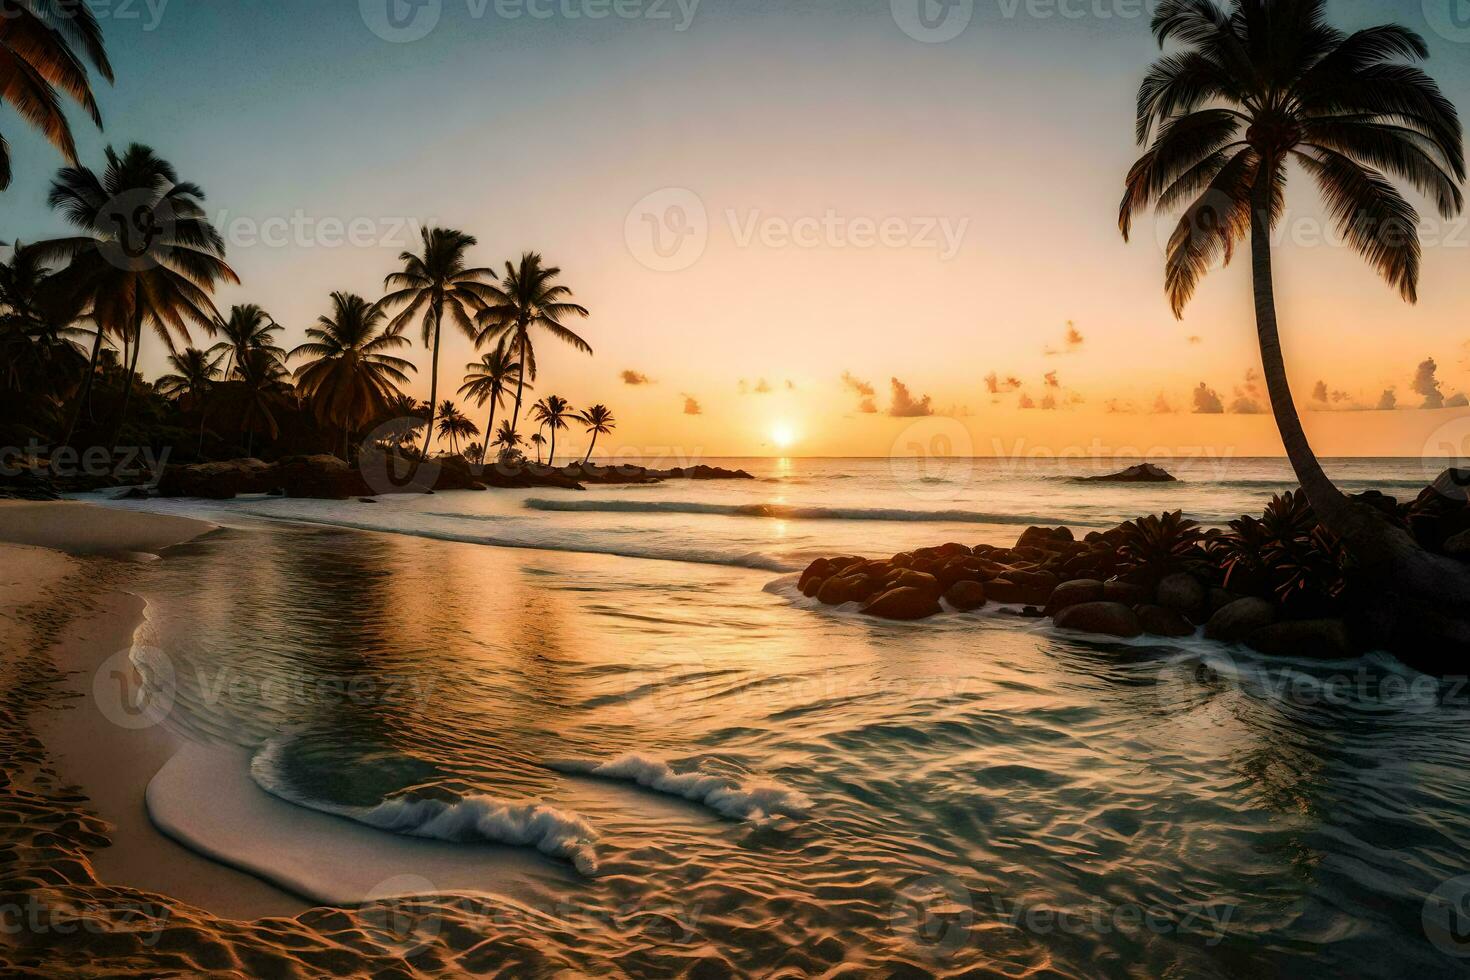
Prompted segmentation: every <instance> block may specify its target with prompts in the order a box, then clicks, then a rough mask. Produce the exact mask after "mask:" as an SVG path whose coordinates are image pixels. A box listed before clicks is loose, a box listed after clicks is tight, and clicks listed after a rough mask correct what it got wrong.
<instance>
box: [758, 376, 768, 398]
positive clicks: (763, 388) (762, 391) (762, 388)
mask: <svg viewBox="0 0 1470 980" xmlns="http://www.w3.org/2000/svg"><path fill="white" fill-rule="evenodd" d="M755 393H756V394H757V395H769V394H770V393H771V386H770V385H769V384H767V383H766V379H765V378H761V379H760V380H759V381H757V382H756V383H755Z"/></svg>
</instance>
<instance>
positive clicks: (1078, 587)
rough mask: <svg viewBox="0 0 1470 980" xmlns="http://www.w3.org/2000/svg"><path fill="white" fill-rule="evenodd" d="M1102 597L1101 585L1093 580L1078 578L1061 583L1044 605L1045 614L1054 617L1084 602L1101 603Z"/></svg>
mask: <svg viewBox="0 0 1470 980" xmlns="http://www.w3.org/2000/svg"><path fill="white" fill-rule="evenodd" d="M1102 597H1103V584H1102V583H1101V582H1099V581H1098V580H1097V579H1095V578H1079V579H1073V580H1072V581H1070V582H1063V583H1062V584H1061V585H1059V586H1057V587H1056V588H1055V589H1054V590H1052V594H1051V598H1050V599H1049V600H1047V603H1046V614H1047V615H1048V616H1055V615H1056V614H1057V613H1059V612H1061V611H1062V610H1063V609H1066V608H1067V607H1069V606H1077V605H1081V604H1082V603H1084V602H1101V601H1102Z"/></svg>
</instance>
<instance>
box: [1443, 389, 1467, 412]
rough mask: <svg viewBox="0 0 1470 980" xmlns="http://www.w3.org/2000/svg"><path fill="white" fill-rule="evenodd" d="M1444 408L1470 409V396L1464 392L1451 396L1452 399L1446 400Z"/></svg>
mask: <svg viewBox="0 0 1470 980" xmlns="http://www.w3.org/2000/svg"><path fill="white" fill-rule="evenodd" d="M1444 407H1445V408H1470V396H1467V395H1466V394H1465V393H1464V392H1463V391H1462V392H1460V393H1459V394H1456V395H1451V396H1450V397H1448V398H1446V399H1445V402H1444Z"/></svg>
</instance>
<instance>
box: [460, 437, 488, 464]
mask: <svg viewBox="0 0 1470 980" xmlns="http://www.w3.org/2000/svg"><path fill="white" fill-rule="evenodd" d="M464 458H465V459H467V460H469V461H470V462H471V463H474V464H475V465H476V466H480V465H481V464H483V463H484V462H485V445H484V443H479V442H472V443H470V444H469V445H468V446H465V447H464Z"/></svg>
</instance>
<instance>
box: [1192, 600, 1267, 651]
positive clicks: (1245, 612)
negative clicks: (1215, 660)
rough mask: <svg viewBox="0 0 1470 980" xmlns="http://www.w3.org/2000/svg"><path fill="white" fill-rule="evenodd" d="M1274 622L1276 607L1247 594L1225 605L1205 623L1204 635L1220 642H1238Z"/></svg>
mask: <svg viewBox="0 0 1470 980" xmlns="http://www.w3.org/2000/svg"><path fill="white" fill-rule="evenodd" d="M1274 622H1276V607H1275V606H1273V605H1272V604H1271V603H1269V602H1267V601H1266V600H1265V599H1257V598H1255V597H1254V596H1248V597H1246V598H1244V599H1237V600H1235V601H1234V602H1232V603H1230V604H1229V605H1228V606H1225V607H1224V608H1223V609H1221V610H1220V611H1219V612H1217V613H1215V615H1213V616H1211V617H1210V621H1209V622H1208V623H1206V624H1205V636H1207V637H1209V638H1210V639H1212V640H1219V641H1220V642H1222V643H1239V642H1240V641H1241V640H1244V639H1245V638H1246V637H1247V636H1249V635H1250V634H1251V633H1253V632H1255V631H1256V630H1258V629H1261V628H1262V627H1265V626H1270V625H1271V624H1272V623H1274Z"/></svg>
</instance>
